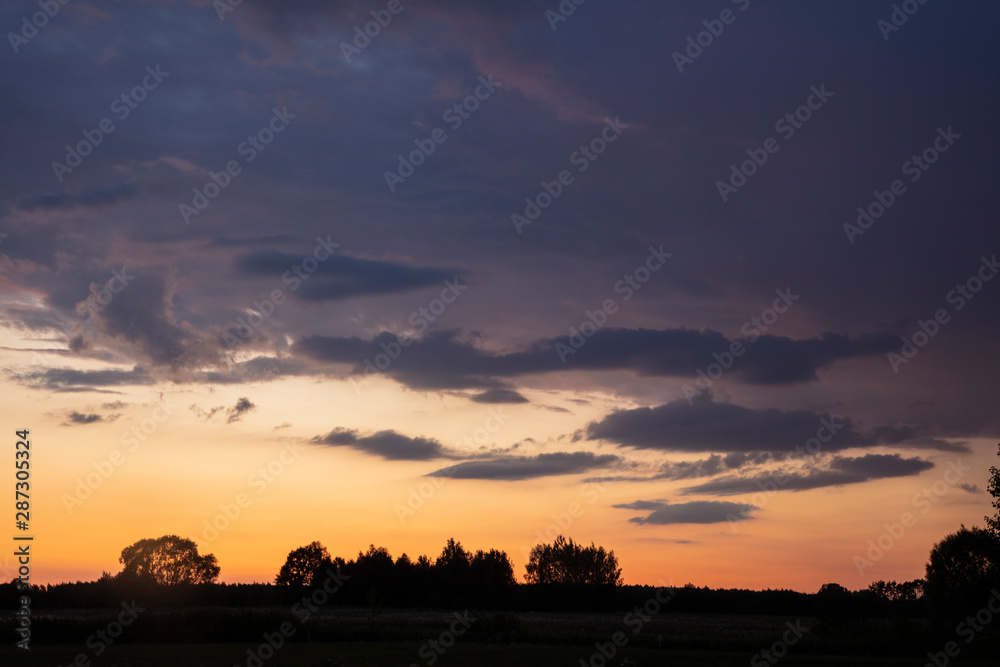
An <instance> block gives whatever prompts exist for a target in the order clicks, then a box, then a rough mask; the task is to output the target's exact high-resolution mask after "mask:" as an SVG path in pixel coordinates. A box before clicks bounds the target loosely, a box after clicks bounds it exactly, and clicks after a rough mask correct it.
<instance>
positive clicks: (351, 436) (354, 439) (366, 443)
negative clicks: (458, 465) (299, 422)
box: [312, 428, 454, 461]
mask: <svg viewBox="0 0 1000 667" xmlns="http://www.w3.org/2000/svg"><path fill="white" fill-rule="evenodd" d="M312 442H314V443H316V444H319V445H329V446H331V447H350V448H351V449H354V450H357V451H359V452H364V453H366V454H372V455H374V456H380V457H382V458H383V459H386V460H387V461H433V460H434V459H443V458H453V457H454V453H453V452H449V451H447V450H445V448H444V447H443V446H442V445H441V443H440V442H438V441H437V440H434V439H431V438H419V437H417V438H411V437H409V436H406V435H402V434H401V433H397V432H396V431H391V430H386V431H378V432H377V433H373V434H371V435H360V434H359V433H358V432H357V431H355V430H353V429H346V428H335V429H334V430H332V431H330V432H329V433H327V434H326V435H323V436H316V437H314V438H313V439H312Z"/></svg>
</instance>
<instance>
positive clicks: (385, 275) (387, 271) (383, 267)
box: [236, 250, 456, 301]
mask: <svg viewBox="0 0 1000 667" xmlns="http://www.w3.org/2000/svg"><path fill="white" fill-rule="evenodd" d="M302 260H303V257H302V256H301V255H294V254H291V253H284V252H279V251H277V250H262V251H260V252H255V253H250V254H247V255H241V256H240V257H237V258H236V269H237V271H239V272H240V273H242V274H244V275H248V276H270V277H281V276H284V275H285V274H286V272H287V274H288V280H289V281H292V280H298V281H301V287H300V288H299V289H298V290H296V293H297V294H299V295H300V296H302V297H303V298H305V299H308V300H313V301H339V300H342V299H350V298H352V297H358V296H366V295H374V294H394V293H399V292H408V291H411V290H415V289H419V288H421V287H427V286H428V285H443V283H444V281H445V280H448V279H452V280H454V279H455V278H456V273H455V272H454V271H451V270H446V269H439V268H426V267H412V266H406V265H404V264H395V263H391V262H378V261H374V260H370V259H359V258H357V257H348V256H345V255H333V256H331V257H329V258H328V259H326V260H323V261H320V262H318V265H317V268H316V270H315V271H314V272H313V273H311V274H309V273H305V272H303V271H301V270H300V273H302V274H303V276H306V277H305V278H302V277H299V276H298V273H296V272H294V270H293V267H301V266H302Z"/></svg>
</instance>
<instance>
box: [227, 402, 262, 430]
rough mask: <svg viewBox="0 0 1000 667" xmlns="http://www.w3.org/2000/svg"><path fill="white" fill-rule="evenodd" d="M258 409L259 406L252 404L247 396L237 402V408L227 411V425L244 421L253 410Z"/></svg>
mask: <svg viewBox="0 0 1000 667" xmlns="http://www.w3.org/2000/svg"><path fill="white" fill-rule="evenodd" d="M256 407H257V406H256V405H254V404H253V403H251V402H250V399H249V398H247V397H246V396H244V397H242V398H240V399H239V400H238V401H236V405H235V406H233V407H231V408H229V410H227V411H226V414H227V415H228V416H227V417H226V423H227V424H232V423H233V422H238V421H240V420H241V419H243V415H245V414H246V413H248V412H250V411H251V410H254V409H256Z"/></svg>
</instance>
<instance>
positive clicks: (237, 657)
mask: <svg viewBox="0 0 1000 667" xmlns="http://www.w3.org/2000/svg"><path fill="white" fill-rule="evenodd" d="M79 648H81V647H36V648H34V649H32V650H31V653H30V655H23V654H24V652H23V651H18V652H17V653H18V654H22V655H15V650H14V649H13V648H10V647H4V648H3V649H0V664H4V665H31V666H35V665H37V666H39V667H41V666H43V665H44V666H45V667H55V666H56V665H66V666H67V667H68V666H69V665H71V664H73V660H74V658H75V656H76V655H77V651H78V649H79ZM249 648H251V647H249V646H241V645H235V644H233V645H225V644H222V645H219V644H217V645H200V644H199V645H144V646H139V645H131V646H119V647H115V646H112V647H111V648H109V649H108V650H107V651H106V652H105V653H104V654H103V655H102V656H100V657H99V658H97V659H95V660H93V661H92V662H91V664H92V665H95V666H96V665H102V666H107V667H181V666H183V667H216V666H218V667H223V666H224V667H232V666H233V665H246V664H247V663H246V658H247V654H246V651H247V649H249ZM254 648H255V647H254ZM418 648H419V647H418V646H414V645H413V644H412V643H385V644H365V643H353V644H293V645H290V646H286V647H283V648H282V649H281V650H279V651H278V652H277V653H275V655H274V656H273V657H271V658H270V659H268V660H266V661H264V662H262V663H261V664H263V665H267V666H269V667H271V666H273V667H390V666H391V667H408V666H409V665H414V664H416V665H421V666H423V665H428V664H429V663H428V662H427V660H425V659H423V658H421V657H420V656H418V654H417V650H418ZM91 657H92V655H91ZM581 659H583V660H584V661H587V660H589V659H590V653H589V652H588V651H586V650H581V649H580V648H578V647H567V646H544V645H541V646H540V645H527V644H509V645H502V646H499V645H492V646H490V645H456V646H454V647H452V648H451V649H449V650H448V651H446V652H445V654H444V655H443V656H441V657H440V658H439V659H438V660H437V661H435V662H434V663H433V664H434V665H435V667H452V666H454V667H460V666H462V667H468V666H470V665H473V666H475V667H501V666H502V667H534V666H535V665H537V666H539V667H542V666H545V667H579V666H580V660H581ZM750 659H751V656H750V655H748V654H746V653H722V652H710V651H668V650H662V651H660V650H656V649H630V648H628V647H625V648H624V649H622V650H621V652H620V653H619V654H618V655H616V656H615V657H614V658H613V659H611V660H610V661H608V662H607V663H604V664H605V667H626V666H628V667H646V666H653V665H657V666H659V665H671V666H676V667H687V666H689V665H690V666H691V667H695V666H699V667H700V666H704V667H716V666H718V667H722V666H728V665H748V664H751V663H750ZM924 662H925V661H921V660H919V659H918V660H914V659H912V658H910V659H900V658H864V657H856V656H848V657H840V658H835V657H813V656H792V655H790V656H786V657H784V658H782V659H781V660H779V661H778V662H777V664H780V665H787V666H788V667H805V666H807V665H830V666H833V665H872V666H873V667H877V666H885V667H890V666H896V665H899V666H900V667H902V666H903V665H911V666H917V667H919V666H920V665H922V664H923V663H924ZM252 664H254V665H255V664H257V663H252ZM591 664H594V665H600V664H602V663H600V662H598V661H595V662H594V663H591ZM758 664H760V665H768V664H770V663H768V662H766V661H764V662H759V663H758ZM957 664H962V665H969V666H970V667H987V666H988V665H989V666H992V667H995V665H996V664H997V662H996V660H992V661H990V660H984V661H963V662H961V663H957Z"/></svg>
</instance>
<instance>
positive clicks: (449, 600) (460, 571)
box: [432, 538, 472, 606]
mask: <svg viewBox="0 0 1000 667" xmlns="http://www.w3.org/2000/svg"><path fill="white" fill-rule="evenodd" d="M471 560H472V556H471V554H470V553H469V552H468V551H466V550H465V547H463V546H462V543H461V542H456V541H455V539H454V538H448V541H447V542H446V543H445V545H444V549H442V550H441V555H440V556H438V557H437V560H436V561H434V567H433V568H432V572H433V577H434V583H435V585H436V586H437V588H438V590H439V591H440V593H441V595H442V597H443V598H444V601H445V603H446V604H449V605H455V606H463V605H466V604H468V599H467V593H468V592H469V590H470V587H469V584H470V582H471V575H472V563H471Z"/></svg>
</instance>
